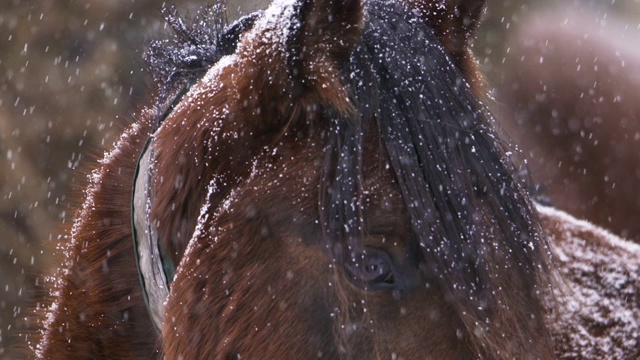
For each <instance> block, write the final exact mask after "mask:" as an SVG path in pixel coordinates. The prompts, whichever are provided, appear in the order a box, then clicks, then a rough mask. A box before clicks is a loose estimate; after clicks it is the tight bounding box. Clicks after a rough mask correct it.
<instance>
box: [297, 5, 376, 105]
mask: <svg viewBox="0 0 640 360" xmlns="http://www.w3.org/2000/svg"><path fill="white" fill-rule="evenodd" d="M294 9H295V11H296V12H297V14H296V16H295V19H296V20H297V21H293V22H292V23H291V25H290V29H289V32H288V37H287V65H288V69H289V74H290V75H291V78H292V80H293V81H294V96H296V95H299V94H301V93H304V92H305V91H308V90H312V89H313V88H314V87H316V86H318V85H323V87H324V88H325V90H323V92H325V93H326V85H327V84H323V80H330V76H327V75H335V71H337V69H338V67H339V64H340V63H341V62H342V61H344V60H345V59H346V58H347V56H348V55H349V53H350V52H351V50H352V49H353V48H354V47H355V45H356V43H357V42H358V40H359V38H360V36H361V34H362V28H363V19H364V10H363V5H362V1H361V0H300V1H299V2H297V3H296V5H295V6H294ZM334 79H336V77H335V76H334Z"/></svg>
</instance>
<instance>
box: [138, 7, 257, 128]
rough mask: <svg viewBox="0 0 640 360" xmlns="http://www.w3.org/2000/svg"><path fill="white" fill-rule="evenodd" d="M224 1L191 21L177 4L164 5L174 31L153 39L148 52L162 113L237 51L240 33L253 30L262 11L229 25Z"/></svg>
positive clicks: (163, 12)
mask: <svg viewBox="0 0 640 360" xmlns="http://www.w3.org/2000/svg"><path fill="white" fill-rule="evenodd" d="M225 12H226V6H225V3H224V2H219V3H217V4H215V5H212V6H208V7H203V8H201V9H200V10H199V11H198V13H197V14H196V15H195V16H194V19H193V20H192V21H187V20H186V19H185V18H184V17H182V15H181V14H180V13H179V12H178V9H177V8H176V6H175V4H173V3H172V4H169V5H167V6H165V7H163V8H162V15H163V17H164V19H165V21H166V22H167V24H168V25H169V27H170V28H171V30H172V31H173V34H172V36H171V37H169V38H168V39H162V40H153V41H151V42H150V44H149V49H148V51H147V52H146V53H145V54H144V59H145V61H146V63H147V66H148V68H149V70H150V72H151V74H152V76H153V79H154V81H155V82H156V84H157V86H158V88H159V92H158V97H157V100H156V108H157V112H158V116H161V115H162V114H164V113H165V112H166V111H167V108H169V109H170V108H171V104H170V103H168V102H172V100H170V99H173V98H176V97H179V96H178V94H179V93H180V92H181V90H182V89H183V88H185V87H188V86H190V84H192V83H193V82H195V81H197V80H198V79H200V78H201V77H202V76H203V75H204V74H205V73H206V72H207V70H209V68H211V66H213V65H215V64H216V63H217V62H218V61H219V60H220V59H221V58H222V57H223V56H225V55H230V54H233V53H234V52H235V50H236V46H237V44H238V40H239V39H240V36H241V35H242V34H243V33H244V32H245V31H247V30H248V29H250V28H251V27H252V26H253V24H254V22H255V20H256V18H257V17H258V16H259V15H260V12H256V13H253V14H250V15H247V16H244V17H242V18H240V19H239V20H238V21H236V22H235V23H233V24H232V25H231V26H228V21H227V17H226V13H225Z"/></svg>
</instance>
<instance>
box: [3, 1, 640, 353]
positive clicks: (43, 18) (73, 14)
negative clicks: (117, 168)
mask: <svg viewBox="0 0 640 360" xmlns="http://www.w3.org/2000/svg"><path fill="white" fill-rule="evenodd" d="M162 3H163V1H162V0H130V1H116V0H105V1H91V0H76V1H72V0H67V1H65V0H58V1H48V0H29V1H27V0H3V1H2V2H1V3H0V358H1V359H17V358H23V356H22V355H20V353H19V352H18V351H17V350H15V348H16V346H17V345H19V344H21V343H24V341H23V340H22V339H21V337H20V336H19V334H20V332H21V331H23V330H24V328H25V326H26V325H25V322H24V318H25V315H26V313H27V312H28V311H29V307H30V306H34V305H35V304H36V302H37V297H38V295H39V294H41V293H42V289H41V288H40V287H39V286H38V281H37V277H38V276H39V275H41V274H46V273H48V272H50V271H51V270H52V269H53V268H55V267H56V266H57V264H58V262H59V260H60V259H56V258H54V257H53V256H52V253H53V249H54V248H55V246H56V244H57V243H58V242H59V241H60V224H62V223H68V222H70V221H72V216H73V212H72V205H73V204H74V203H77V201H78V198H80V197H81V192H79V191H78V188H79V187H80V186H81V184H82V183H84V181H85V178H86V175H85V174H83V173H82V172H80V171H79V170H78V169H87V168H90V165H91V164H94V163H95V159H96V158H98V159H99V158H100V157H101V155H102V153H103V151H104V149H106V148H109V147H110V146H111V145H112V144H113V142H114V140H115V139H116V136H117V134H118V133H119V131H120V130H121V129H122V127H123V126H125V125H126V124H127V123H129V122H130V121H131V120H132V118H133V117H134V116H135V112H136V109H138V106H140V104H144V103H145V102H146V101H148V100H149V99H148V93H149V92H150V89H152V84H151V82H150V75H149V74H148V73H147V72H145V69H144V63H143V62H142V60H141V58H142V52H143V51H144V50H145V44H146V43H147V40H148V39H150V38H157V37H158V36H160V34H161V33H162V32H163V31H164V30H163V21H162V20H161V16H160V11H159V9H160V8H161V6H162ZM177 3H178V7H179V9H181V10H182V12H184V13H189V12H193V11H194V9H195V8H196V7H197V6H198V5H201V4H206V3H207V2H206V1H200V0H199V1H195V0H194V1H177ZM604 3H606V4H604ZM266 4H268V1H249V0H245V1H242V0H238V1H230V5H229V16H230V18H232V19H233V18H235V17H237V16H238V14H239V13H246V12H250V11H253V10H254V9H256V8H261V7H264V6H266ZM560 4H561V5H560ZM560 6H562V7H560ZM639 18H640V0H618V1H615V0H614V1H606V2H605V1H597V0H592V1H589V0H575V1H562V2H561V3H560V0H557V1H552V0H511V1H509V0H507V1H489V11H488V14H487V19H486V21H485V23H484V25H483V28H482V30H481V34H480V36H479V38H478V40H477V42H476V53H477V54H478V57H479V58H480V62H481V66H482V68H483V69H484V70H485V72H486V73H487V74H488V77H489V80H490V83H491V85H492V86H494V87H495V88H496V91H495V96H496V97H497V99H496V104H495V111H496V113H497V116H498V117H499V118H500V119H503V121H504V126H505V128H506V130H507V132H508V133H509V134H510V135H511V136H512V137H513V138H514V139H515V140H516V142H518V143H527V145H526V146H525V145H523V147H524V148H523V151H524V154H525V156H528V157H530V156H533V158H534V159H533V160H530V165H531V167H532V169H533V174H532V178H533V179H534V180H535V181H536V183H539V184H541V185H540V186H541V189H542V190H543V191H546V192H547V193H552V194H553V196H552V197H555V196H560V195H562V194H564V193H567V189H575V188H576V185H575V184H576V183H580V182H581V181H582V182H587V181H585V180H584V179H591V178H596V179H601V178H604V176H605V175H602V174H599V173H598V172H597V170H593V171H592V170H589V171H586V170H585V169H586V168H587V167H588V166H589V161H587V162H586V163H585V162H584V157H582V158H579V159H577V160H575V159H576V157H575V153H576V151H577V150H576V141H577V143H578V147H581V148H585V147H588V146H592V147H593V146H595V147H596V148H595V150H596V152H597V151H598V149H600V150H601V152H602V151H604V152H608V151H609V149H608V148H605V149H603V148H602V144H603V143H606V142H607V141H610V142H611V141H613V142H614V143H616V144H618V147H620V143H621V141H623V140H625V139H626V140H627V141H628V142H629V144H630V145H628V146H627V145H625V144H627V143H624V141H623V142H622V144H623V145H624V146H622V148H621V149H618V151H619V152H620V153H621V154H622V155H621V156H622V157H623V158H624V159H625V161H626V162H630V163H631V164H630V165H629V164H627V163H625V164H624V166H623V167H622V168H623V169H625V171H622V172H621V171H617V170H616V171H615V172H614V173H613V174H608V175H606V176H607V177H608V179H609V180H607V181H606V182H604V183H603V184H602V185H601V187H602V186H604V187H605V188H606V189H611V183H612V181H611V179H614V181H613V182H616V181H615V177H624V178H625V179H627V180H625V181H626V182H627V183H628V185H626V186H627V187H629V186H631V188H632V189H633V188H634V187H635V192H634V193H633V194H626V195H627V196H626V197H627V198H628V197H629V196H630V195H633V197H634V199H635V198H636V197H638V196H639V195H638V193H640V191H638V188H639V187H638V186H637V184H638V179H639V178H640V167H638V166H637V164H635V162H636V161H637V159H638V153H637V152H636V150H634V149H635V148H633V146H634V145H633V144H634V143H637V142H638V140H639V139H640V133H639V134H638V138H637V139H635V140H634V133H633V131H635V130H633V131H631V130H628V128H629V127H634V126H635V128H638V129H640V125H635V123H636V122H637V120H638V119H637V115H638V113H639V112H640V111H637V109H638V106H640V105H638V103H640V98H638V96H639V95H638V90H637V89H640V84H636V83H635V82H634V81H635V80H633V79H634V78H633V76H632V75H629V73H628V72H629V71H630V70H629V68H631V69H632V70H633V69H636V67H635V66H637V68H638V69H640V54H635V53H633V51H630V50H629V51H627V50H625V49H626V46H627V45H628V44H634V45H635V46H636V47H637V46H638V45H640V36H639V35H638V34H639V33H640V23H639V20H638V19H639ZM575 19H591V20H587V21H591V22H587V23H586V24H577V25H575V27H573V28H574V29H577V30H575V32H576V34H574V35H572V36H573V37H572V36H568V37H567V38H566V39H564V40H561V41H560V43H558V44H555V45H554V46H555V47H554V49H557V51H555V52H553V51H551V50H553V49H551V50H550V46H549V44H548V42H547V41H546V40H548V39H549V38H552V39H556V38H558V37H556V36H555V33H552V34H548V33H544V32H543V31H542V30H540V29H538V30H536V31H538V32H539V33H536V34H532V33H529V32H528V31H529V29H530V28H532V27H535V26H537V27H541V28H545V26H544V25H542V26H541V25H539V24H540V23H542V24H547V23H548V24H549V26H548V27H550V28H553V26H565V27H566V26H567V24H569V25H570V26H569V28H571V25H572V24H575V23H576V21H575ZM536 24H538V25H536ZM603 24H605V25H603ZM610 24H613V25H611V26H610ZM603 26H604V27H606V28H607V29H610V28H615V29H614V30H611V33H612V34H614V35H611V34H609V33H606V34H605V35H602V36H601V37H603V38H604V39H610V38H616V39H618V38H619V41H617V42H616V43H615V44H613V45H611V44H609V45H608V46H609V47H607V45H606V44H605V45H603V46H602V47H601V48H598V47H597V46H595V48H596V50H595V52H591V53H590V52H588V51H586V50H585V51H586V54H583V55H582V57H583V60H585V59H589V61H590V63H589V64H590V65H591V68H593V60H594V58H601V59H604V58H605V57H604V54H611V53H614V54H615V53H616V52H620V53H622V54H623V57H625V59H626V60H625V61H623V63H624V64H626V65H624V66H622V67H620V61H619V60H620V57H615V56H614V59H613V60H610V61H609V60H607V59H605V60H606V61H608V62H607V63H603V64H602V65H601V66H602V69H609V70H611V69H612V66H611V64H610V63H609V62H611V63H613V62H616V61H617V63H616V64H618V65H617V66H618V68H617V69H618V71H616V72H615V74H618V75H615V74H613V73H611V72H602V74H603V75H602V76H606V77H608V78H609V79H611V78H612V77H613V80H610V81H609V82H610V83H612V85H611V86H610V87H609V88H606V89H604V88H600V87H598V86H596V87H594V86H592V85H593V84H591V83H589V84H587V85H584V86H586V87H587V88H588V90H587V91H586V92H587V94H589V93H590V91H589V89H591V92H593V93H595V95H593V94H591V96H592V97H594V98H595V99H597V98H598V96H596V95H598V92H605V91H607V92H608V93H607V96H608V95H610V94H609V93H610V92H612V91H614V92H615V91H618V90H619V91H618V92H623V94H622V95H621V96H622V97H620V99H624V101H627V104H628V106H627V108H628V109H626V110H624V111H625V113H624V114H623V115H620V114H619V113H617V112H616V111H617V110H616V109H618V108H617V107H616V106H617V105H613V109H614V110H611V111H609V110H607V111H600V110H598V111H600V113H598V114H599V115H598V116H599V117H600V118H601V119H602V118H605V120H606V118H607V116H608V117H609V118H613V119H615V120H616V121H617V120H619V119H620V118H622V117H624V119H626V120H625V121H624V124H625V125H624V127H623V126H622V125H621V123H619V122H615V124H614V125H613V127H614V130H615V131H618V132H615V131H614V130H612V131H611V133H615V134H618V135H619V136H620V137H621V138H622V140H619V139H618V138H616V137H615V136H614V137H613V138H611V136H613V135H606V136H609V138H606V139H605V140H603V141H600V142H598V143H597V144H595V145H593V141H592V140H591V141H590V142H589V144H581V143H580V141H581V140H580V139H585V138H586V139H589V133H590V132H592V131H593V130H594V128H591V127H585V126H586V125H585V124H587V125H588V124H590V123H593V121H591V122H590V121H587V120H589V119H590V116H591V114H593V112H592V111H587V114H586V115H580V116H582V117H580V116H578V121H577V122H576V121H574V122H573V123H572V124H574V125H572V126H569V125H566V124H569V123H571V121H570V120H571V117H572V116H573V118H574V120H575V118H576V115H575V114H576V111H575V109H576V108H583V109H584V108H585V107H586V108H587V109H589V106H591V105H593V103H596V105H597V103H598V101H595V102H593V101H592V102H590V103H589V104H587V105H585V104H576V105H574V106H573V108H571V109H568V110H563V111H562V114H560V115H558V114H557V113H558V112H559V111H558V109H555V107H557V104H556V103H554V101H557V102H560V101H561V102H562V103H563V104H566V103H571V101H572V99H575V98H580V96H581V93H582V94H584V91H578V92H577V93H576V94H574V92H575V91H573V90H572V91H573V92H571V91H569V90H567V91H558V92H557V93H555V92H550V93H549V94H551V95H548V96H546V95H547V94H546V93H545V92H547V91H549V87H548V86H546V85H548V84H551V83H552V81H551V80H552V79H561V78H563V77H571V79H573V80H576V79H581V78H583V75H582V73H579V74H573V73H572V71H574V70H575V68H576V66H575V65H574V64H575V62H576V56H575V55H574V54H573V53H572V51H573V52H574V53H575V52H579V51H581V50H580V48H578V49H575V48H573V49H572V48H570V47H569V48H568V50H567V48H566V47H564V46H563V44H564V43H563V42H562V41H565V42H566V43H568V44H573V43H576V41H578V40H576V39H579V38H580V37H582V38H584V34H585V33H588V32H591V31H596V32H597V31H598V29H602V28H603ZM587 30H588V31H587ZM607 31H609V30H607ZM616 31H617V32H616ZM620 34H623V35H620ZM591 48H593V47H592V46H591V47H589V49H591ZM618 50H619V51H618ZM545 51H546V53H544V54H543V55H540V54H541V53H543V52H545ZM563 51H564V52H565V53H563ZM556 53H558V54H560V55H557V56H556V57H557V58H554V56H555V55H554V54H556ZM525 54H526V55H525ZM541 56H542V57H545V56H546V57H547V58H548V59H550V60H549V61H547V64H549V63H551V64H552V65H551V67H552V68H553V69H560V70H558V72H557V73H554V72H550V73H549V74H550V75H549V78H548V81H547V83H548V84H547V83H544V84H543V83H541V80H540V79H542V75H540V74H541V73H537V72H536V71H538V70H539V71H543V70H545V69H547V68H548V67H547V66H541V65H540V64H544V63H545V62H544V61H540V60H539V59H540V57H541ZM531 59H533V60H532V61H533V62H532V63H530V62H527V61H529V60H531ZM525 60H527V61H525ZM605 60H601V61H605ZM536 61H537V64H538V65H536ZM585 61H586V60H585ZM587 62H588V61H587ZM567 64H571V66H570V67H569V69H570V70H567V71H565V70H566V69H565V70H562V69H563V66H564V67H566V65H567ZM536 66H537V67H536ZM614 70H615V69H614ZM545 71H546V70H545ZM633 71H635V70H633ZM639 71H640V70H639ZM621 73H622V75H620V74H621ZM591 76H592V77H594V79H591V78H590V81H592V80H593V81H596V82H597V79H598V76H601V73H598V72H597V71H596V72H595V73H594V74H592V75H591ZM616 76H617V78H616ZM616 79H620V81H623V79H627V80H626V82H623V83H621V84H622V85H620V86H617V84H619V83H618V82H616V81H615V80H616ZM629 79H631V80H629ZM574 83H575V84H574ZM526 84H533V85H531V86H527V85H526ZM567 84H568V85H567ZM565 85H567V86H569V87H572V88H573V89H574V90H575V88H576V87H579V86H581V85H580V84H578V82H577V81H572V80H569V81H561V82H560V84H555V85H554V86H565ZM611 89H614V90H611ZM565 93H570V94H571V96H572V98H571V99H568V100H567V99H565V98H561V97H559V96H555V97H554V94H565ZM536 95H538V96H536ZM545 96H546V97H545ZM600 97H602V96H600ZM610 103H611V104H614V102H612V101H610V102H607V104H609V105H611V104H610ZM554 109H555V110H556V111H555V112H554V111H553V110H554ZM554 114H556V115H558V116H555V115H554ZM563 115H566V116H565V117H563ZM554 116H555V117H554ZM549 119H555V123H553V124H555V125H553V124H552V125H548V120H549ZM565 120H566V121H565ZM536 121H538V122H536ZM545 124H547V125H545ZM576 124H577V125H576ZM635 128H634V129H635ZM536 129H537V130H536ZM620 129H622V130H624V131H620ZM596 130H598V129H596ZM585 131H586V132H587V133H585ZM598 131H600V130H598ZM536 132H537V133H538V135H540V136H539V137H540V138H541V139H549V138H551V139H556V140H557V139H558V138H559V137H560V135H562V136H565V137H569V138H570V139H569V140H566V139H565V138H562V139H563V140H562V141H561V142H562V143H563V144H565V145H566V144H567V143H568V144H569V147H568V150H565V151H564V152H560V151H550V154H543V151H541V150H540V149H541V148H542V149H549V148H553V146H555V145H553V144H546V143H544V142H542V143H543V144H544V145H543V146H542V147H541V145H540V144H541V142H540V141H537V140H536V139H537V138H536V137H535V136H533V135H531V134H532V133H536ZM581 132H582V133H584V134H583V135H581ZM620 134H626V135H620ZM629 134H631V137H629V136H628V135H629ZM592 138H593V136H592V137H591V139H592ZM571 139H573V140H571ZM576 139H578V140H576ZM607 139H608V140H607ZM611 139H613V140H611ZM598 146H600V147H598ZM555 155H561V156H566V157H567V159H569V160H561V159H556V158H553V156H555ZM618 158H619V157H618V156H613V157H611V158H609V159H608V160H607V161H604V160H603V162H602V164H601V165H602V166H604V167H607V166H609V165H611V164H615V163H616V159H618ZM574 160H575V161H578V160H580V161H582V162H575V163H574V164H573V165H572V162H573V161H574ZM587 160H588V159H587ZM559 161H561V162H562V161H564V162H563V165H560V166H558V162H559ZM549 164H550V165H549ZM567 164H569V165H567ZM598 164H600V163H598ZM545 166H547V167H548V166H550V168H552V170H549V169H550V168H547V167H545ZM632 167H633V168H632ZM558 168H560V169H565V168H566V169H567V172H566V173H562V172H561V171H557V170H553V169H558ZM607 169H608V168H607ZM607 169H605V170H607ZM630 169H634V170H630ZM635 169H638V170H637V173H636V172H635ZM549 171H555V172H553V173H549ZM550 174H551V175H550ZM571 176H573V178H571ZM567 179H569V180H567ZM617 181H619V182H620V183H622V182H623V180H617ZM620 187H623V185H620V186H619V187H618V188H620ZM614 188H615V186H614ZM587 190H588V191H586V193H584V194H583V193H580V192H577V191H574V193H575V194H573V195H572V196H573V197H570V198H567V199H563V200H562V201H560V202H556V204H557V205H558V206H559V207H565V208H568V209H569V210H572V211H574V212H578V213H579V214H580V215H581V216H586V217H589V215H590V214H591V213H592V212H593V209H594V207H599V208H600V209H605V210H606V211H609V210H610V208H611V207H614V206H615V207H616V208H618V206H617V205H616V204H615V202H612V203H606V207H604V205H602V206H600V205H601V204H604V203H605V202H606V201H608V200H606V199H605V198H606V196H605V195H607V194H605V195H597V197H598V199H596V201H595V202H594V201H593V197H592V195H590V194H591V193H589V191H592V192H598V191H601V192H602V190H599V188H598V189H591V190H590V189H587ZM607 191H608V190H607ZM73 194H76V195H73ZM609 195H611V194H609ZM612 196H618V197H620V194H619V191H618V193H616V194H613V195H612ZM623 197H625V196H623ZM625 200H627V199H625ZM551 201H552V202H554V199H553V198H552V199H551ZM634 201H635V200H634ZM632 203H634V202H633V201H632ZM572 204H573V205H575V206H574V207H573V208H572V207H571V206H572ZM577 204H579V206H577ZM636 205H637V207H640V198H638V200H637V204H636ZM637 207H634V206H633V204H631V205H630V206H629V207H625V208H624V212H623V213H620V214H618V213H616V214H615V216H614V218H615V219H613V218H612V219H609V220H607V219H606V217H607V216H605V219H604V221H600V223H601V224H603V225H605V226H607V225H611V226H609V227H614V226H613V225H616V224H613V223H614V222H616V221H617V219H622V220H621V221H619V222H620V223H621V224H622V225H620V227H619V228H618V229H614V230H616V231H617V233H619V234H622V235H625V236H629V237H632V238H633V237H635V236H637V233H640V231H638V232H637V233H634V232H633V231H630V230H629V229H628V228H629V226H628V223H629V221H628V219H629V218H633V217H634V216H638V212H636V211H637ZM598 216H600V215H598ZM609 218H611V216H609ZM599 220H601V219H598V218H597V217H596V218H594V219H593V221H599ZM639 223H640V222H639ZM625 224H627V225H625ZM616 226H617V225H616Z"/></svg>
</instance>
